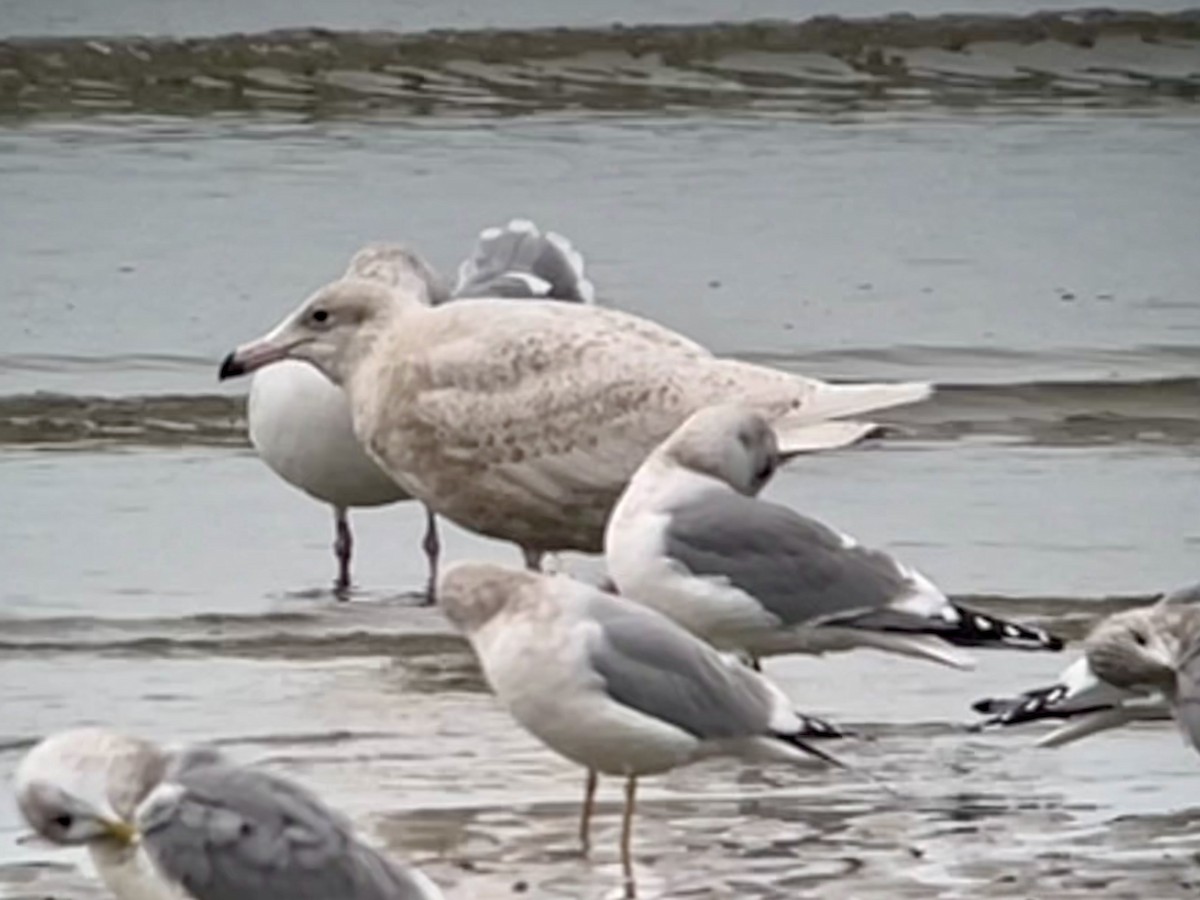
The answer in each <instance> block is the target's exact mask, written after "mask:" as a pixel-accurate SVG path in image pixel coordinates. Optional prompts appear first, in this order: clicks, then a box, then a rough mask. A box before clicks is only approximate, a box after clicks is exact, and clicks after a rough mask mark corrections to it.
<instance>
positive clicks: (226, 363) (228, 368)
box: [217, 353, 246, 381]
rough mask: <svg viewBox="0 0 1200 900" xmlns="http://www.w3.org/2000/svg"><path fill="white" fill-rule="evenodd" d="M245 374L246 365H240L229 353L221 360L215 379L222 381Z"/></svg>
mask: <svg viewBox="0 0 1200 900" xmlns="http://www.w3.org/2000/svg"><path fill="white" fill-rule="evenodd" d="M245 374H246V367H245V366H244V365H242V363H241V361H239V360H238V359H237V358H236V357H235V356H234V354H233V353H230V354H229V355H228V356H226V357H225V358H224V359H223V360H221V368H220V370H219V371H218V372H217V381H224V380H225V379H226V378H237V377H238V376H239V375H245Z"/></svg>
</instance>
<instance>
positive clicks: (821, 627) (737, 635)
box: [605, 405, 1062, 667]
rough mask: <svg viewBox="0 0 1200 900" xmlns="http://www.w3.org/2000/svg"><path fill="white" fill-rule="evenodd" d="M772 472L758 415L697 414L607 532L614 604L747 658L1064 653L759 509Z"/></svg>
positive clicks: (880, 559)
mask: <svg viewBox="0 0 1200 900" xmlns="http://www.w3.org/2000/svg"><path fill="white" fill-rule="evenodd" d="M780 461H781V453H780V451H779V448H778V445H777V441H776V436H775V433H774V431H773V430H772V428H771V426H770V424H769V423H768V422H767V421H766V419H764V418H763V417H762V416H761V415H759V414H758V413H756V412H754V411H753V410H750V409H746V408H743V407H738V406H728V405H726V406H713V407H708V408H706V409H702V410H700V411H699V412H697V413H695V414H694V415H692V416H691V417H690V418H689V419H688V420H687V421H686V422H685V423H684V424H683V425H682V426H680V428H679V429H678V430H677V431H676V432H675V433H674V434H673V435H671V436H670V437H669V438H668V439H667V440H666V441H664V442H663V443H662V445H661V446H659V447H658V448H657V449H655V450H654V452H652V453H651V454H650V455H649V456H648V457H647V459H646V461H645V462H644V463H643V464H642V466H641V467H640V468H639V469H638V471H637V474H635V475H634V476H633V478H632V479H631V480H630V482H629V486H628V487H627V488H626V490H625V493H624V494H623V495H622V497H621V499H620V501H619V502H618V503H617V505H616V508H615V509H614V510H613V514H612V518H611V519H610V520H609V524H608V529H607V532H606V535H605V562H606V563H607V566H608V574H609V577H610V578H612V580H613V582H614V583H615V585H616V586H617V588H618V590H619V591H620V593H621V594H622V595H623V596H625V597H628V598H630V599H632V600H636V601H638V602H640V603H643V604H645V605H647V606H650V607H652V608H654V609H656V610H658V611H659V612H661V613H663V614H664V615H666V616H668V617H670V618H672V619H674V620H675V621H676V622H678V623H679V624H681V625H683V626H684V627H685V628H687V629H688V630H689V631H692V632H693V633H695V634H697V635H699V636H701V637H703V638H705V639H706V640H709V641H711V642H712V643H713V644H715V645H716V646H718V647H720V648H723V649H729V650H738V651H741V652H744V653H748V654H749V655H750V656H752V657H754V658H755V659H757V658H759V657H762V656H769V655H772V654H777V653H818V654H819V653H825V652H828V651H837V650H849V649H853V648H856V647H874V648H876V649H879V650H885V651H890V652H893V653H899V654H905V655H911V656H918V657H923V658H926V659H931V660H934V661H936V662H940V663H944V664H947V665H951V666H958V667H967V666H969V665H970V658H969V657H967V656H965V655H964V654H962V653H960V652H958V651H957V650H955V649H954V647H952V646H951V645H952V644H959V645H965V646H976V645H978V646H987V645H999V646H1011V647H1024V648H1033V649H1046V650H1059V649H1061V648H1062V642H1061V641H1059V640H1058V639H1057V638H1054V637H1051V636H1050V635H1048V634H1046V633H1045V632H1044V631H1042V630H1041V629H1037V628H1030V627H1027V626H1023V625H1015V624H1013V623H1010V622H1005V621H1003V620H1001V619H997V618H994V617H992V616H989V615H985V614H983V613H979V612H975V611H973V610H969V609H965V608H963V607H961V606H958V605H956V604H954V603H951V602H950V600H949V599H947V597H946V596H945V594H943V593H942V592H941V591H940V590H938V588H937V587H935V586H934V585H933V584H932V583H931V582H930V581H929V579H927V578H926V577H925V576H924V575H922V574H921V573H920V572H918V571H916V570H915V569H912V568H909V567H908V566H906V565H904V564H903V563H901V562H899V561H898V560H896V559H894V558H893V557H891V556H889V555H888V554H886V553H883V552H881V551H879V550H872V549H869V548H866V547H863V546H862V545H861V544H859V543H858V542H857V541H855V540H854V539H853V538H851V537H850V536H849V535H846V534H842V533H840V532H838V531H835V530H833V529H832V528H829V527H827V526H825V525H822V524H821V523H820V522H817V521H815V520H813V519H809V518H806V517H804V516H802V515H800V514H799V513H796V512H794V511H793V510H791V509H789V508H787V507H785V506H781V505H779V504H777V503H770V502H768V501H765V500H762V499H759V498H758V497H757V495H758V493H759V492H760V491H761V490H762V489H763V487H764V486H765V485H766V484H767V482H768V481H769V480H770V478H771V476H772V475H773V474H774V473H775V471H776V469H777V468H778V466H779V464H780Z"/></svg>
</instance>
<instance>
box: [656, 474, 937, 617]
mask: <svg viewBox="0 0 1200 900" xmlns="http://www.w3.org/2000/svg"><path fill="white" fill-rule="evenodd" d="M666 554H667V556H669V557H671V558H672V559H675V560H677V561H678V562H680V563H682V564H683V565H684V566H686V567H687V569H688V570H689V571H690V572H692V573H693V574H695V575H700V576H724V577H725V578H727V579H729V582H730V583H731V584H732V585H734V586H735V587H737V588H740V589H741V590H743V591H745V592H746V593H748V594H750V595H751V596H752V597H754V598H755V599H756V600H758V601H759V602H760V603H761V604H762V605H763V606H764V607H765V608H766V609H767V610H768V611H769V612H770V613H772V614H773V615H775V616H776V617H778V618H779V619H780V621H781V622H782V623H783V624H785V625H800V624H804V623H806V622H813V621H819V622H822V623H830V622H834V621H836V622H837V623H838V624H845V625H860V626H863V627H874V628H893V629H904V628H906V627H912V628H913V629H914V630H928V627H929V622H928V621H927V620H926V619H924V618H923V617H918V616H916V615H909V614H906V613H904V612H902V611H899V610H889V609H886V607H887V606H888V604H890V603H892V602H895V601H896V600H899V599H901V598H902V597H904V596H906V595H907V594H909V593H910V592H911V589H912V588H911V584H910V582H909V580H908V578H907V577H906V576H905V575H904V573H903V572H902V571H901V570H900V569H899V567H898V566H897V565H896V563H895V561H894V560H893V559H892V558H891V557H890V556H888V555H887V554H885V553H881V552H879V551H876V550H870V549H867V548H865V547H859V546H853V547H846V546H844V543H843V540H842V538H841V536H840V535H838V534H837V532H835V531H833V530H831V529H829V528H826V527H825V526H824V525H822V524H821V523H820V522H816V521H814V520H812V519H808V518H805V517H804V516H801V515H799V514H798V513H796V512H794V511H793V510H790V509H788V508H787V507H785V506H779V505H777V504H774V503H767V502H765V501H762V500H757V499H752V498H749V497H743V496H741V495H740V494H725V493H721V494H709V495H705V496H703V497H700V498H697V499H696V500H695V501H693V502H691V503H687V504H685V505H682V506H680V507H678V508H676V509H675V510H673V511H672V512H671V518H670V521H669V523H668V525H667V528H666Z"/></svg>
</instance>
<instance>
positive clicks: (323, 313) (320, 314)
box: [312, 309, 329, 322]
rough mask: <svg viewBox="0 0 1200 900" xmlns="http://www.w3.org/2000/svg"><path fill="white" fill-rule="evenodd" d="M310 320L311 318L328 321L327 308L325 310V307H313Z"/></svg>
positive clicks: (315, 320)
mask: <svg viewBox="0 0 1200 900" xmlns="http://www.w3.org/2000/svg"><path fill="white" fill-rule="evenodd" d="M312 320H313V321H314V322H327V321H329V310H327V309H314V310H313V312H312Z"/></svg>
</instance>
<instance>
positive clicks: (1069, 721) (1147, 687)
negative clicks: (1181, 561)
mask: <svg viewBox="0 0 1200 900" xmlns="http://www.w3.org/2000/svg"><path fill="white" fill-rule="evenodd" d="M1083 650H1084V655H1083V656H1082V657H1081V658H1080V659H1078V660H1076V661H1075V662H1074V663H1073V664H1072V665H1070V666H1069V667H1068V668H1067V669H1066V670H1065V671H1064V672H1063V673H1062V675H1060V676H1059V679H1058V681H1057V682H1056V683H1054V684H1052V685H1050V686H1049V687H1043V688H1036V689H1034V690H1030V691H1025V692H1024V693H1022V694H1020V695H1018V696H1016V697H1006V698H991V699H987V700H980V701H979V702H977V703H976V704H975V705H974V708H975V710H976V712H979V713H983V714H984V715H986V716H987V717H988V718H987V719H986V720H985V721H983V722H982V723H980V724H979V725H977V726H976V728H989V727H1003V726H1009V725H1018V724H1021V723H1024V722H1033V721H1037V720H1039V719H1065V720H1066V722H1065V723H1064V724H1063V725H1061V726H1060V727H1058V728H1056V729H1054V730H1053V731H1051V732H1050V733H1048V734H1047V735H1045V736H1044V737H1042V738H1041V739H1040V740H1039V741H1038V743H1039V744H1040V745H1042V746H1045V747H1056V746H1060V745H1062V744H1069V743H1071V742H1073V741H1077V740H1079V739H1080V738H1084V737H1087V736H1088V735H1090V734H1095V733H1096V732H1099V731H1107V730H1108V729H1111V728H1117V727H1119V726H1121V725H1124V724H1126V723H1127V722H1135V721H1144V720H1159V719H1170V718H1172V717H1173V718H1174V719H1175V722H1176V723H1177V724H1178V726H1179V729H1180V731H1182V732H1183V735H1184V737H1185V738H1186V739H1187V740H1188V742H1189V743H1191V745H1192V746H1193V747H1195V748H1196V750H1197V751H1198V752H1200V585H1192V586H1190V587H1187V588H1184V589H1182V590H1179V591H1175V592H1174V593H1171V594H1167V595H1165V596H1163V597H1161V598H1160V599H1159V600H1158V602H1156V603H1154V604H1153V605H1151V606H1148V607H1141V608H1138V609H1129V610H1124V611H1122V612H1118V613H1114V614H1112V615H1111V616H1108V617H1107V618H1105V619H1103V620H1101V621H1100V622H1099V624H1097V625H1096V627H1095V628H1094V629H1093V630H1092V632H1091V634H1089V635H1088V637H1087V639H1086V640H1085V641H1084V644H1083Z"/></svg>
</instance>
